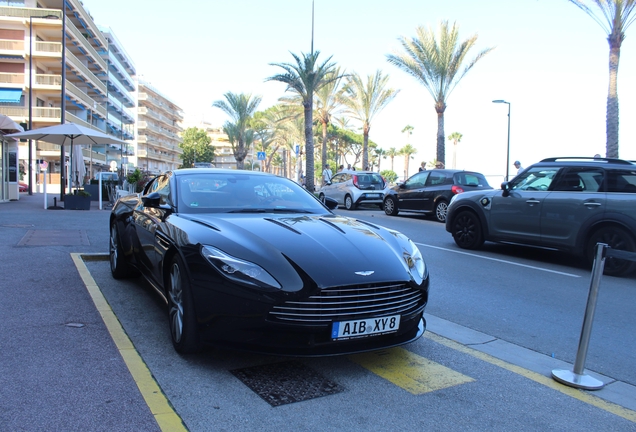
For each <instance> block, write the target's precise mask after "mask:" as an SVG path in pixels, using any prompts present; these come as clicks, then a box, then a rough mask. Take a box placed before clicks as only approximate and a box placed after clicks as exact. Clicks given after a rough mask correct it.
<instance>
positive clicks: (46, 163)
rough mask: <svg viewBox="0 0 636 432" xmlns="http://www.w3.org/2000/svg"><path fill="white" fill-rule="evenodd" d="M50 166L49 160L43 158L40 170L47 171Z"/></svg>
mask: <svg viewBox="0 0 636 432" xmlns="http://www.w3.org/2000/svg"><path fill="white" fill-rule="evenodd" d="M48 167H49V163H48V162H47V161H45V160H43V161H42V162H40V170H42V171H46V169H47V168H48Z"/></svg>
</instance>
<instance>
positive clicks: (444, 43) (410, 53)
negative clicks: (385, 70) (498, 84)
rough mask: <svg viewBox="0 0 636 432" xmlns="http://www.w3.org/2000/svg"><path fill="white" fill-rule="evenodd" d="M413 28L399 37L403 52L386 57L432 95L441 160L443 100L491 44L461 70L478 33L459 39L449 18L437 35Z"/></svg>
mask: <svg viewBox="0 0 636 432" xmlns="http://www.w3.org/2000/svg"><path fill="white" fill-rule="evenodd" d="M416 31H417V36H416V37H414V38H412V39H407V38H405V37H401V38H400V39H399V40H400V42H401V44H402V48H403V49H404V51H405V52H404V53H397V54H389V55H387V60H388V61H389V63H391V64H393V65H395V66H397V67H398V68H400V69H402V70H403V71H404V72H406V73H408V74H410V75H412V76H413V77H415V79H417V80H418V81H419V82H420V83H421V84H422V85H423V86H424V87H425V88H426V90H428V92H429V93H430V94H431V96H433V99H434V100H435V111H436V112H437V160H439V161H442V162H444V160H445V156H444V153H445V152H444V150H445V140H444V111H446V101H447V100H448V98H449V96H450V94H451V93H452V91H453V89H454V88H455V86H457V84H458V83H459V81H461V79H462V78H463V77H464V76H465V75H466V73H467V72H468V71H469V70H470V69H471V68H472V67H473V66H474V65H475V63H477V61H479V60H480V59H481V58H482V57H483V56H485V55H486V54H488V53H489V52H490V51H492V48H487V49H485V50H483V51H481V52H480V53H479V54H477V56H476V57H475V58H474V59H473V60H472V61H470V63H468V64H467V65H466V66H465V67H464V68H463V69H462V70H461V71H460V68H461V66H462V63H463V62H464V60H465V59H466V55H467V54H468V51H470V49H471V48H472V47H473V46H474V45H475V42H476V41H477V35H473V36H471V37H470V38H468V39H466V40H465V41H463V42H461V43H459V28H458V26H457V24H455V23H453V25H452V27H449V24H448V21H442V22H441V23H440V25H439V30H438V34H437V35H436V34H435V32H434V31H433V29H431V28H428V29H426V28H424V27H422V26H419V27H418V28H417V29H416Z"/></svg>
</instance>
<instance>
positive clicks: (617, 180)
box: [607, 170, 636, 193]
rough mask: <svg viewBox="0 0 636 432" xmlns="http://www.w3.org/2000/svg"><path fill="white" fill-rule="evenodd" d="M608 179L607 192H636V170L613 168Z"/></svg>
mask: <svg viewBox="0 0 636 432" xmlns="http://www.w3.org/2000/svg"><path fill="white" fill-rule="evenodd" d="M607 180H608V181H607V192H627V193H636V171H632V170H611V171H609V172H608V173H607Z"/></svg>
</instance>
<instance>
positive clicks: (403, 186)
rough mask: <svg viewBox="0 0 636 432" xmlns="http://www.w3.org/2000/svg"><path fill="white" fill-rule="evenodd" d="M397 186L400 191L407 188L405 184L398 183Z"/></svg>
mask: <svg viewBox="0 0 636 432" xmlns="http://www.w3.org/2000/svg"><path fill="white" fill-rule="evenodd" d="M397 185H398V187H399V188H400V189H406V186H405V185H404V183H398V184H397Z"/></svg>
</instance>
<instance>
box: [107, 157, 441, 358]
mask: <svg viewBox="0 0 636 432" xmlns="http://www.w3.org/2000/svg"><path fill="white" fill-rule="evenodd" d="M336 204H337V203H336V201H335V200H333V199H331V198H325V203H324V204H323V203H322V202H320V201H319V200H318V199H317V198H316V197H315V196H314V195H313V194H311V193H310V192H308V191H307V190H306V189H305V188H303V187H302V186H300V185H298V184H297V183H295V182H293V181H291V180H289V179H286V178H283V177H278V176H275V175H272V174H267V173H262V172H252V171H237V170H228V169H214V170H210V169H199V168H189V169H182V170H175V171H172V172H166V173H163V174H161V175H159V176H158V177H156V178H154V179H153V180H151V181H150V182H149V183H148V185H147V186H146V187H145V189H144V191H143V193H142V194H141V196H140V197H138V196H137V195H129V196H126V197H122V198H120V199H119V200H118V201H117V202H116V203H115V205H114V207H113V210H112V212H111V215H110V222H109V223H110V247H109V250H110V269H111V273H112V275H113V277H114V278H116V279H118V278H124V277H130V276H134V275H136V274H139V273H141V275H142V276H143V277H144V278H145V279H146V280H147V281H148V282H149V283H150V285H151V286H152V287H153V288H154V289H155V291H156V292H157V293H158V294H159V295H160V297H161V298H162V299H163V301H164V302H165V303H166V304H167V306H168V307H167V310H168V323H169V327H170V334H171V338H172V343H173V345H174V348H175V349H176V350H177V351H178V352H180V353H189V352H196V351H198V350H199V349H200V348H201V345H202V344H204V343H207V344H213V345H217V346H221V347H223V346H225V347H232V348H240V349H246V350H251V351H256V352H265V353H275V354H282V355H309V356H317V355H337V354H345V353H353V352H361V351H368V350H376V349H380V348H386V347H392V346H397V345H401V344H405V343H408V342H411V341H414V340H416V339H417V338H419V337H420V336H421V335H422V333H423V332H424V329H425V325H426V322H425V321H424V318H423V312H424V308H425V306H426V303H427V300H428V286H429V274H428V269H427V267H426V265H425V263H424V259H423V258H422V255H421V253H420V252H419V250H418V248H417V246H416V245H415V244H414V243H413V242H412V241H411V240H409V239H408V238H407V237H406V236H404V235H403V234H400V233H398V232H396V231H393V230H390V229H386V228H383V227H380V226H377V225H375V224H368V223H364V222H361V221H358V220H355V219H350V218H347V217H343V216H339V215H336V214H334V213H332V212H331V210H330V209H333V208H335V207H336Z"/></svg>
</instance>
